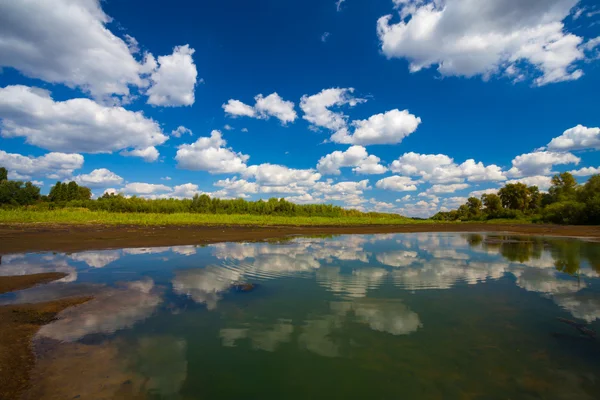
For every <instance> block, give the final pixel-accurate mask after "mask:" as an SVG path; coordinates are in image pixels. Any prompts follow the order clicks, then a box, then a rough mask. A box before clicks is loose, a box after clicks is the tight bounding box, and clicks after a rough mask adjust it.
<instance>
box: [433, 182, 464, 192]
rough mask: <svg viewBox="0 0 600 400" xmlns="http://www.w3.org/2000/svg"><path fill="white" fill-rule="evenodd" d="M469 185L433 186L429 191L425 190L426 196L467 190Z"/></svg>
mask: <svg viewBox="0 0 600 400" xmlns="http://www.w3.org/2000/svg"><path fill="white" fill-rule="evenodd" d="M469 186H471V185H469V184H467V183H454V184H451V185H433V186H432V187H430V188H429V189H427V192H426V193H427V194H434V193H435V194H439V193H454V192H456V191H459V190H464V189H466V188H468V187H469Z"/></svg>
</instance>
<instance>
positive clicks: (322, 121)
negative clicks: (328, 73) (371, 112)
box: [300, 88, 366, 131]
mask: <svg viewBox="0 0 600 400" xmlns="http://www.w3.org/2000/svg"><path fill="white" fill-rule="evenodd" d="M352 93H354V88H345V89H342V88H332V89H323V90H322V91H321V92H319V93H317V94H315V95H312V96H308V95H304V96H302V99H300V108H301V109H302V111H303V112H304V116H303V117H302V118H303V119H305V120H306V121H308V122H310V123H311V124H312V125H314V126H315V127H322V128H327V129H330V130H332V131H337V130H340V129H342V128H345V127H346V125H347V120H348V117H347V116H346V115H344V114H343V113H342V112H333V111H331V110H330V108H332V107H341V106H344V105H348V106H350V107H354V106H355V105H357V104H360V103H364V102H365V101H366V100H364V99H359V98H356V97H354V96H352Z"/></svg>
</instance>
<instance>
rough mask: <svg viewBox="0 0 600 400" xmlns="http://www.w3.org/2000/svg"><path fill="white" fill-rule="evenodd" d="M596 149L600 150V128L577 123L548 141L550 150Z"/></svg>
mask: <svg viewBox="0 0 600 400" xmlns="http://www.w3.org/2000/svg"><path fill="white" fill-rule="evenodd" d="M586 149H594V150H600V128H588V127H585V126H583V125H577V126H576V127H574V128H571V129H567V130H566V131H564V132H563V134H562V135H560V136H559V137H555V138H554V139H552V140H551V141H550V143H548V150H553V151H573V150H586Z"/></svg>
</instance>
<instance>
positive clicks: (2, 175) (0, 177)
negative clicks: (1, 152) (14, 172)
mask: <svg viewBox="0 0 600 400" xmlns="http://www.w3.org/2000/svg"><path fill="white" fill-rule="evenodd" d="M7 180H8V171H7V170H6V168H4V167H0V182H3V181H7Z"/></svg>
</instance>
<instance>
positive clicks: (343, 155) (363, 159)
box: [317, 146, 387, 175]
mask: <svg viewBox="0 0 600 400" xmlns="http://www.w3.org/2000/svg"><path fill="white" fill-rule="evenodd" d="M380 161H381V159H380V158H379V157H376V156H374V155H369V154H368V153H367V149H365V148H364V147H363V146H351V147H350V148H348V150H346V151H334V152H333V153H331V154H327V155H326V156H323V157H321V159H320V160H319V163H318V164H317V170H318V171H319V172H320V173H321V174H323V175H328V174H332V175H339V174H340V168H342V167H354V168H353V171H354V172H356V173H357V174H364V175H369V174H373V175H374V174H383V173H385V172H386V171H387V168H386V167H384V166H383V165H381V164H379V162H380Z"/></svg>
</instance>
